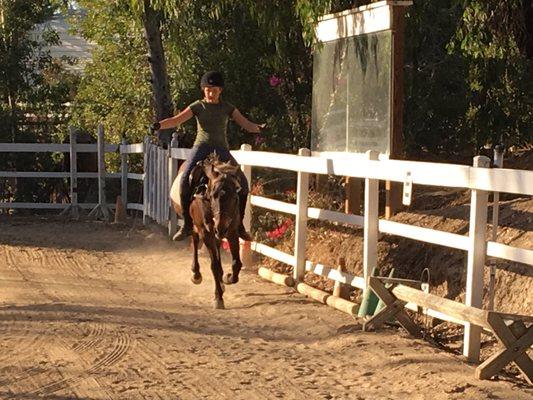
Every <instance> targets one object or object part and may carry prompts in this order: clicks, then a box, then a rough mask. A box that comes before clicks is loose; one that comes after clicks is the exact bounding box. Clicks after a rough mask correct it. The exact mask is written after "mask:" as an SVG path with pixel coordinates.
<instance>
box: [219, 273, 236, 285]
mask: <svg viewBox="0 0 533 400" xmlns="http://www.w3.org/2000/svg"><path fill="white" fill-rule="evenodd" d="M222 282H224V283H225V284H226V285H232V284H233V283H235V282H233V274H231V273H227V274H226V275H224V277H223V278H222Z"/></svg>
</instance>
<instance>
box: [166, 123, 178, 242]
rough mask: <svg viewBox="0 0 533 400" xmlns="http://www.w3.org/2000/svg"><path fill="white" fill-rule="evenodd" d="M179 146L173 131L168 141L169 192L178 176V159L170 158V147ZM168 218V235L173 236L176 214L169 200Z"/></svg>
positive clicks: (175, 228)
mask: <svg viewBox="0 0 533 400" xmlns="http://www.w3.org/2000/svg"><path fill="white" fill-rule="evenodd" d="M178 146H179V142H178V133H177V132H174V133H173V134H172V140H171V142H170V147H169V148H168V192H169V193H170V188H171V187H172V184H173V183H174V180H175V179H176V177H177V176H178V159H177V158H172V149H176V148H178ZM169 213H170V215H169V219H168V235H169V236H170V237H172V236H174V234H175V233H176V231H177V229H178V216H177V215H176V212H175V211H174V208H172V202H171V201H169Z"/></svg>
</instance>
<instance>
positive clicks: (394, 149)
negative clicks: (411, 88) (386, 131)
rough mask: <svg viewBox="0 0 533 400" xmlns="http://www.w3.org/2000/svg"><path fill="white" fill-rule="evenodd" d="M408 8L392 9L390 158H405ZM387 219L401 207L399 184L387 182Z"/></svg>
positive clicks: (400, 188)
mask: <svg viewBox="0 0 533 400" xmlns="http://www.w3.org/2000/svg"><path fill="white" fill-rule="evenodd" d="M405 9H406V7H403V6H399V7H391V13H392V27H391V30H392V38H391V41H392V43H391V47H392V59H391V72H392V76H391V89H392V90H391V95H392V97H391V102H390V104H391V108H390V116H391V120H390V122H391V125H390V129H391V148H390V158H391V159H399V158H402V157H403V68H404V65H403V48H404V36H405V35H404V32H405V18H404V16H405ZM385 190H386V199H385V218H386V219H390V218H391V217H392V216H393V215H394V214H395V213H396V212H397V211H398V210H399V209H400V207H401V198H402V187H401V184H400V183H398V182H391V181H386V182H385Z"/></svg>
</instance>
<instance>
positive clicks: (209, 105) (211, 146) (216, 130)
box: [152, 71, 264, 241]
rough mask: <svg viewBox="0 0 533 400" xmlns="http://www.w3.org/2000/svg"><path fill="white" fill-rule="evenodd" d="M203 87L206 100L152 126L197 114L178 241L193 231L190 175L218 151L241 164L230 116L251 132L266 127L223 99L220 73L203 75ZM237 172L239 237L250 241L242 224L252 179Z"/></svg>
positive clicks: (167, 125)
mask: <svg viewBox="0 0 533 400" xmlns="http://www.w3.org/2000/svg"><path fill="white" fill-rule="evenodd" d="M200 87H201V88H202V92H203V95H204V98H203V99H202V100H197V101H195V102H194V103H192V104H191V105H189V106H188V107H187V108H186V109H185V110H183V111H181V112H180V113H178V114H177V115H175V116H173V117H171V118H167V119H164V120H162V121H159V122H156V123H154V124H153V125H152V129H153V130H154V131H157V130H159V129H170V128H173V127H176V126H178V125H181V124H183V123H184V122H185V121H188V120H189V119H191V118H192V117H193V116H194V117H196V126H197V132H196V140H195V142H194V144H193V147H192V151H191V153H190V155H189V158H188V159H187V161H186V166H185V170H184V171H183V175H182V177H181V182H180V201H181V209H182V212H183V222H184V224H183V226H182V227H181V229H180V230H179V231H178V232H177V233H176V234H175V235H174V238H173V239H174V240H183V239H185V238H186V237H187V236H189V235H191V233H192V218H191V215H190V213H189V206H190V204H191V187H190V183H189V175H190V174H191V172H192V169H193V168H194V166H195V165H196V164H197V163H198V161H201V160H204V159H205V158H206V157H207V156H208V155H209V154H211V153H212V152H214V151H216V153H217V155H218V157H219V159H220V160H221V161H229V160H231V161H232V162H233V163H234V164H235V165H237V162H236V161H235V159H234V158H233V156H232V155H231V153H230V151H229V145H228V140H227V133H226V130H227V126H228V119H230V118H231V119H233V120H234V121H235V122H236V123H237V124H238V125H239V126H240V127H241V128H243V129H244V130H246V131H248V132H251V133H259V132H260V131H261V129H262V128H264V124H263V125H259V124H256V123H253V122H251V121H249V120H248V119H246V117H244V116H243V115H242V114H241V113H240V112H239V110H238V109H237V108H235V106H233V105H231V104H230V103H227V102H225V101H223V100H222V99H221V98H220V94H221V93H222V90H223V88H224V78H223V76H222V74H221V73H220V72H218V71H209V72H206V73H205V74H204V75H203V76H202V79H201V81H200ZM237 174H238V177H239V180H240V183H241V190H240V191H239V203H240V217H241V223H240V226H239V236H240V237H241V238H242V239H244V240H248V241H250V240H252V238H251V236H250V234H249V233H248V232H246V229H245V228H244V225H243V223H242V220H243V218H244V212H245V209H246V200H247V197H248V182H247V180H246V177H245V176H244V174H243V172H242V171H241V170H240V169H239V170H238V171H237Z"/></svg>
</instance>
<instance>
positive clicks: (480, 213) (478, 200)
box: [463, 156, 490, 363]
mask: <svg viewBox="0 0 533 400" xmlns="http://www.w3.org/2000/svg"><path fill="white" fill-rule="evenodd" d="M489 165H490V160H489V159H488V158H487V157H485V156H477V157H474V168H488V167H489ZM488 197H489V194H488V192H486V191H483V190H477V189H472V199H471V202H470V227H469V233H468V238H469V242H470V244H469V246H468V256H467V271H466V296H465V304H466V305H467V306H472V307H476V308H482V305H483V269H484V267H485V255H486V253H487V241H486V232H485V230H486V228H487V203H488ZM480 339H481V327H479V326H477V325H472V324H470V323H467V324H465V331H464V346H463V355H465V356H466V357H467V358H468V361H470V362H474V363H476V362H478V361H479V349H480Z"/></svg>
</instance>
